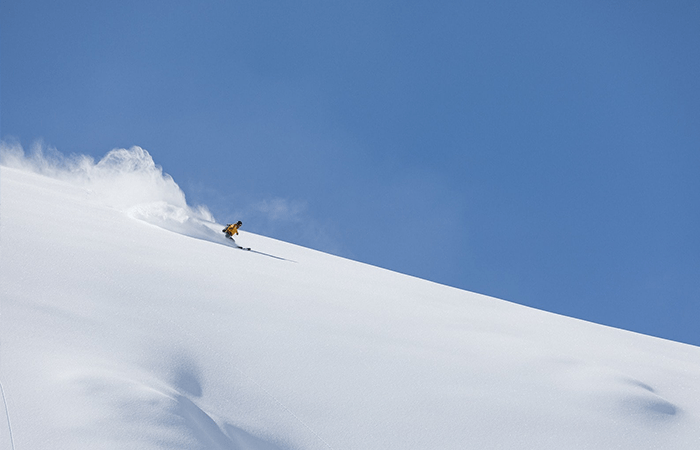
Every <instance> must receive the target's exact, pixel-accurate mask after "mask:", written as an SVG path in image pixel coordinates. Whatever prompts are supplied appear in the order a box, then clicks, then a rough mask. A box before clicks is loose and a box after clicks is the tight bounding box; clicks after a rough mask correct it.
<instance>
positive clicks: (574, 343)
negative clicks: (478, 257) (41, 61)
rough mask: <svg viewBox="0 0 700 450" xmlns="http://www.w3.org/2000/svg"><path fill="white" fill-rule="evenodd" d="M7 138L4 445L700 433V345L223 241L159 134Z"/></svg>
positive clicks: (567, 438)
mask: <svg viewBox="0 0 700 450" xmlns="http://www.w3.org/2000/svg"><path fill="white" fill-rule="evenodd" d="M2 158H3V159H2V162H3V164H4V166H3V167H1V168H0V245H1V250H2V251H1V252H0V269H1V270H0V301H1V302H2V303H1V304H0V308H1V315H0V382H1V383H2V387H3V388H4V389H3V391H4V393H5V397H6V405H7V409H6V411H7V414H6V417H0V449H4V448H15V449H27V448H32V449H35V448H53V449H83V448H84V449H95V448H100V449H132V448H139V449H179V448H181V449H229V450H231V449H236V450H241V449H243V450H297V449H332V450H341V449H381V450H391V449H397V450H405V449H465V448H488V449H523V448H533V449H556V450H560V449H601V448H616V449H658V448H673V449H696V448H698V445H699V444H700V383H699V382H698V381H699V374H700V349H699V348H697V347H694V346H689V345H685V344H680V343H675V342H671V341H666V340H662V339H658V338H652V337H648V336H643V335H639V334H635V333H630V332H626V331H623V330H618V329H614V328H609V327H604V326H600V325H596V324H592V323H588V322H583V321H580V320H575V319H571V318H567V317H562V316H558V315H555V314H550V313H546V312H542V311H537V310H534V309H531V308H527V307H523V306H520V305H516V304H512V303H508V302H504V301H501V300H497V299H493V298H489V297H485V296H482V295H477V294H473V293H470V292H466V291H462V290H458V289H454V288H449V287H446V286H442V285H438V284H435V283H431V282H427V281H424V280H420V279H417V278H413V277H408V276H405V275H401V274H398V273H394V272H391V271H387V270H383V269H379V268H376V267H372V266H368V265H365V264H360V263H357V262H353V261H350V260H346V259H343V258H338V257H334V256H331V255H327V254H324V253H321V252H316V251H312V250H308V249H305V248H302V247H298V246H295V245H291V244H287V243H284V242H280V241H276V240H273V239H269V238H265V237H262V236H257V235H254V234H252V233H246V232H244V231H242V232H241V236H240V239H239V240H240V241H241V243H242V244H243V245H246V246H251V247H253V249H255V250H258V251H259V253H253V252H243V251H239V250H237V249H233V248H230V247H227V246H226V245H221V244H225V242H224V241H225V239H223V238H222V237H221V236H220V234H221V233H220V229H221V228H222V227H223V225H222V224H216V223H215V222H214V220H213V218H211V215H209V214H208V213H207V212H206V210H205V209H203V208H199V209H198V208H192V207H190V206H188V205H187V203H186V202H185V198H184V195H182V192H181V190H180V189H179V188H178V187H177V184H175V182H174V181H173V180H172V179H171V178H170V177H169V176H167V175H165V174H163V172H162V170H161V169H160V168H159V167H157V166H156V165H155V164H154V163H153V161H152V159H151V158H150V156H149V155H148V153H147V152H145V151H144V150H142V149H139V148H138V147H134V148H132V149H130V150H116V151H114V152H110V153H109V154H108V155H107V156H106V157H105V158H103V159H102V160H101V161H100V162H98V163H94V162H92V161H91V160H89V159H86V158H82V157H74V158H64V159H63V160H60V158H59V160H58V161H57V162H56V161H55V162H54V163H52V164H44V162H45V161H46V160H47V159H50V158H47V157H46V155H45V156H44V157H43V158H39V157H34V156H31V155H30V156H29V157H27V156H24V155H23V152H21V153H20V152H19V151H17V149H15V150H12V151H8V150H7V149H5V151H4V152H3V156H2ZM30 169H31V170H30ZM153 224H157V225H159V226H157V227H156V226H153ZM172 231H177V232H176V233H173V232H172ZM192 237H197V238H198V239H192ZM417 251H419V250H417ZM416 256H417V257H419V256H420V255H419V254H417V255H416ZM0 411H2V409H1V408H0ZM4 419H6V420H4ZM5 424H7V425H5ZM10 432H11V433H10Z"/></svg>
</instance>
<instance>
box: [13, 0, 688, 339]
mask: <svg viewBox="0 0 700 450" xmlns="http://www.w3.org/2000/svg"><path fill="white" fill-rule="evenodd" d="M0 102H1V103H0V105H1V110H0V114H1V122H0V123H1V129H0V133H1V137H2V138H3V139H15V140H19V141H20V142H21V143H22V144H23V145H24V146H25V148H28V147H29V146H30V145H31V143H32V142H34V141H35V140H36V139H43V141H44V142H45V143H46V145H48V146H53V147H56V148H57V149H58V150H60V151H61V152H63V153H66V154H68V153H84V154H89V155H93V156H94V157H95V158H99V157H101V156H102V155H104V154H105V153H106V152H107V151H109V150H111V149H112V148H116V147H130V146H132V145H139V146H142V147H144V148H145V149H147V150H148V151H149V152H150V153H151V154H152V155H153V157H154V159H155V161H156V163H158V164H160V165H161V166H162V167H163V168H164V170H165V171H166V172H167V173H169V174H171V175H172V176H173V177H174V179H175V180H176V181H177V182H178V183H179V184H180V186H181V187H182V188H183V190H184V191H185V193H186V194H187V196H188V199H189V201H190V203H193V204H206V205H208V206H209V208H210V210H211V211H212V213H213V214H214V216H215V217H216V218H217V219H218V220H219V221H220V222H226V221H234V220H239V219H240V220H242V221H243V223H244V229H247V230H249V231H253V232H258V233H261V234H264V235H268V236H272V237H276V238H279V239H282V240H286V241H291V242H295V243H298V244H301V245H304V246H308V247H312V248H317V249H320V250H324V251H329V252H332V253H336V254H339V255H342V256H347V257H350V258H353V259H356V260H360V261H364V262H368V263H371V264H374V265H378V266H382V267H386V268H389V269H392V270H396V271H400V272H404V273H408V274H411V275H416V276H419V277H421V278H427V279H430V280H434V281H437V282H440V283H445V284H449V285H452V286H457V287H460V288H463V289H467V290H470V291H476V292H480V293H484V294H487V295H492V296H495V297H499V298H503V299H506V300H511V301H514V302H517V303H522V304H525V305H530V306H534V307H536V308H540V309H545V310H549V311H554V312H557V313H562V314H566V315H570V316H574V317H579V318H582V319H586V320H591V321H594V322H598V323H603V324H608V325H612V326H616V327H620V328H625V329H630V330H634V331H638V332H642V333H645V334H652V335H656V336H661V337H665V338H669V339H674V340H679V341H683V342H689V343H693V344H695V345H700V325H698V324H700V3H698V2H697V1H669V2H650V1H632V0H627V1H590V0H589V1H578V0H573V1H566V2H561V1H554V0H552V1H533V2H518V1H499V0H495V1H493V0H492V1H480V2H467V1H409V2H397V1H385V0H372V1H353V2H333V1H327V0H318V1H288V2H283V1H258V2H252V1H235V0H221V1H199V2H193V1H148V0H138V1H131V0H122V1H118V2H96V1H75V0H65V1H60V2H59V1H34V0H21V1H20V0H3V1H2V2H0ZM107 232H108V230H106V233H107Z"/></svg>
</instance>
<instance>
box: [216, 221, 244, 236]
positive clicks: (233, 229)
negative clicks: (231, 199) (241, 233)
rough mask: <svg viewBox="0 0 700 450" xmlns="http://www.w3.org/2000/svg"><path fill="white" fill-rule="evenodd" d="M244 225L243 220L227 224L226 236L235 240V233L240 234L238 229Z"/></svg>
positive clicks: (224, 230)
mask: <svg viewBox="0 0 700 450" xmlns="http://www.w3.org/2000/svg"><path fill="white" fill-rule="evenodd" d="M241 225H243V222H241V221H240V220H239V221H238V222H236V223H234V224H230V223H229V224H228V225H226V228H224V229H223V230H221V231H223V232H224V233H225V234H226V237H227V238H229V239H231V240H232V241H233V235H234V234H238V229H239V228H240V227H241Z"/></svg>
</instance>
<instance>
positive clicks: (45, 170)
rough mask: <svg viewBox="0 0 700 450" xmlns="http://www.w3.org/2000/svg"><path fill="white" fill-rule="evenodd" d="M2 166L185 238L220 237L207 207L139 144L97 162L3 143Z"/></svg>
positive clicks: (36, 146) (0, 150) (0, 148)
mask: <svg viewBox="0 0 700 450" xmlns="http://www.w3.org/2000/svg"><path fill="white" fill-rule="evenodd" d="M0 164H1V165H4V166H7V167H12V168H16V169H20V170H24V171H30V172H34V173H38V174H41V175H45V176H48V177H51V178H56V179H59V180H63V181H67V182H70V183H72V184H76V185H79V186H81V187H84V188H85V189H87V190H88V191H90V192H91V193H94V194H96V195H98V196H100V198H101V199H102V201H104V203H105V204H106V205H108V206H110V207H113V208H116V209H119V210H121V211H124V212H125V213H126V214H128V215H129V216H131V217H133V218H135V219H139V220H143V221H145V222H149V223H151V224H153V225H157V226H159V227H162V228H165V229H168V230H170V231H174V232H177V233H180V234H185V235H187V236H192V237H196V238H200V239H206V240H220V236H221V232H220V225H218V224H216V223H215V221H214V217H213V216H212V215H211V213H210V212H209V210H208V209H207V208H206V207H205V206H198V207H191V206H189V205H188V204H187V201H186V199H185V194H184V192H182V190H181V189H180V187H179V186H178V185H177V183H175V180H173V178H172V177H171V176H170V175H168V174H167V173H163V169H162V168H161V167H160V166H158V165H156V164H155V162H154V161H153V158H152V157H151V155H150V154H149V153H148V152H147V151H146V150H144V149H143V148H141V147H137V146H134V147H131V148H130V149H124V148H120V149H114V150H112V151H110V152H109V153H107V154H106V155H105V156H104V157H103V158H102V159H101V160H100V161H98V162H97V163H95V161H94V160H93V159H92V158H91V157H90V156H86V155H70V156H65V155H63V154H62V153H60V152H59V151H58V150H56V149H54V148H51V147H45V146H44V145H43V144H41V143H37V144H34V145H33V146H32V148H31V151H30V152H29V154H26V153H25V152H24V149H23V148H22V146H21V145H20V144H17V143H7V142H1V143H0Z"/></svg>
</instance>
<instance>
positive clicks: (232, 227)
mask: <svg viewBox="0 0 700 450" xmlns="http://www.w3.org/2000/svg"><path fill="white" fill-rule="evenodd" d="M239 227H240V225H238V224H237V223H233V224H229V225H228V226H227V227H226V228H224V233H226V234H229V235H234V234H238V228H239Z"/></svg>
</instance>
